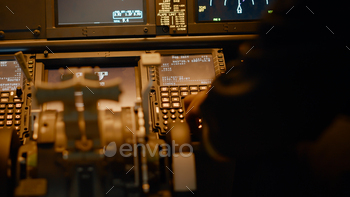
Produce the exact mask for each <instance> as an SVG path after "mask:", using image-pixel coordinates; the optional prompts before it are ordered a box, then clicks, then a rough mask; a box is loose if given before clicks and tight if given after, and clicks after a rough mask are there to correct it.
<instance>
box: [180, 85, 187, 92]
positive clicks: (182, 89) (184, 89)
mask: <svg viewBox="0 0 350 197" xmlns="http://www.w3.org/2000/svg"><path fill="white" fill-rule="evenodd" d="M180 90H181V91H188V87H187V86H181V87H180Z"/></svg>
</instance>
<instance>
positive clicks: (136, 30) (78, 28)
mask: <svg viewBox="0 0 350 197" xmlns="http://www.w3.org/2000/svg"><path fill="white" fill-rule="evenodd" d="M57 9H58V8H57V0H46V26H47V38H49V39H59V38H87V37H88V38H90V37H96V38H98V37H135V36H152V35H155V34H156V25H155V6H154V0H143V9H144V10H143V13H144V22H137V23H136V22H135V23H130V24H125V23H111V24H85V25H79V24H77V25H58V11H57Z"/></svg>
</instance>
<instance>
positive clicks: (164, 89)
mask: <svg viewBox="0 0 350 197" xmlns="http://www.w3.org/2000/svg"><path fill="white" fill-rule="evenodd" d="M160 91H162V92H167V91H168V87H166V86H162V87H160Z"/></svg>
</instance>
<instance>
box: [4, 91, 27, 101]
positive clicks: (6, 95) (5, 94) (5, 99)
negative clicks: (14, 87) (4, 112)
mask: <svg viewBox="0 0 350 197" xmlns="http://www.w3.org/2000/svg"><path fill="white" fill-rule="evenodd" d="M13 95H14V92H2V93H1V94H0V96H1V103H7V102H9V101H10V100H9V97H10V96H11V97H12V96H13ZM11 101H12V99H11ZM13 102H22V99H20V98H14V99H13Z"/></svg>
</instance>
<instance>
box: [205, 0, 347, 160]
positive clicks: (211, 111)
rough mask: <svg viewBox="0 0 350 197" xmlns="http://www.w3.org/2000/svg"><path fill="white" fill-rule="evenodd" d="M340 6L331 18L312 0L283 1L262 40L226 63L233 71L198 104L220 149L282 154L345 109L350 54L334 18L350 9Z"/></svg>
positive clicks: (318, 131)
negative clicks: (239, 56) (236, 58)
mask: <svg viewBox="0 0 350 197" xmlns="http://www.w3.org/2000/svg"><path fill="white" fill-rule="evenodd" d="M310 9H311V10H310ZM339 9H341V10H344V13H341V12H342V11H341V10H338V11H339V13H336V12H333V14H332V16H330V15H325V13H327V12H326V11H327V10H329V9H328V6H327V5H322V4H320V3H319V2H317V1H315V0H313V1H278V2H277V4H275V5H274V7H273V13H272V14H268V15H266V16H264V19H263V22H262V24H261V26H260V28H259V35H260V36H259V39H258V41H256V42H254V43H251V44H250V45H249V47H247V49H251V50H250V51H249V52H248V53H247V54H245V53H246V52H244V53H243V54H244V55H242V56H241V58H239V59H238V60H235V61H231V62H227V65H228V69H227V70H229V69H230V68H231V67H234V68H233V69H231V70H229V72H228V73H225V74H223V75H221V76H220V77H218V78H217V79H216V80H214V82H213V84H212V85H213V88H212V89H211V90H210V92H209V93H208V97H207V99H206V100H205V102H204V103H203V104H202V105H201V113H202V117H203V119H204V121H205V122H206V124H207V126H208V127H209V140H210V143H211V145H212V146H213V148H214V149H215V150H217V151H218V152H220V153H221V154H223V155H225V156H229V157H248V158H252V157H255V156H257V155H265V154H271V153H277V154H278V153H279V152H283V151H286V150H291V149H293V147H294V146H295V144H296V143H298V142H300V141H303V140H314V139H316V138H317V137H318V136H319V135H320V134H321V133H322V131H323V130H324V129H325V128H326V127H327V125H329V124H330V123H331V122H332V120H333V118H334V117H335V116H336V115H337V114H339V113H342V112H343V111H347V109H348V103H349V102H348V101H347V100H349V97H348V96H346V95H347V94H348V93H347V92H348V91H347V90H348V85H347V84H350V83H349V77H348V74H349V69H348V66H345V65H346V64H347V65H349V62H350V61H349V52H350V51H348V49H347V48H346V44H345V43H344V41H346V40H347V38H346V36H344V35H346V32H344V29H342V27H340V26H339V23H335V21H336V20H335V19H339V18H341V17H343V16H345V13H346V11H345V9H342V8H339ZM332 21H333V23H331V22H332ZM327 23H328V24H327ZM327 25H328V26H327ZM328 28H332V29H330V30H331V31H333V32H331V31H330V30H329V29H328ZM341 29H342V30H343V31H340V30H341ZM335 32H337V33H335ZM347 41H348V40H347ZM253 46H254V47H253ZM226 55H230V54H226Z"/></svg>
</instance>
